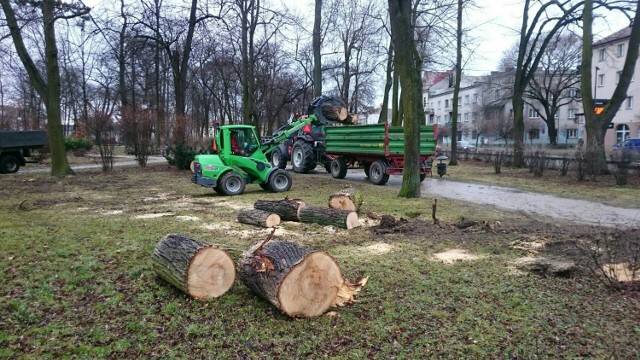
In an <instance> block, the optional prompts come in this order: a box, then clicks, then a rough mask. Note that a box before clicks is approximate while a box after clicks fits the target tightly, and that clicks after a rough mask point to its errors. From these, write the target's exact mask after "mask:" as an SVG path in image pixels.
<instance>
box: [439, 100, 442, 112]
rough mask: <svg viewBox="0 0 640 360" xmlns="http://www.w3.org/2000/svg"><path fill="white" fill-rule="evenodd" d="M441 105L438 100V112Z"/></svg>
mask: <svg viewBox="0 0 640 360" xmlns="http://www.w3.org/2000/svg"><path fill="white" fill-rule="evenodd" d="M441 105H442V104H441V101H440V100H438V110H440V109H441Z"/></svg>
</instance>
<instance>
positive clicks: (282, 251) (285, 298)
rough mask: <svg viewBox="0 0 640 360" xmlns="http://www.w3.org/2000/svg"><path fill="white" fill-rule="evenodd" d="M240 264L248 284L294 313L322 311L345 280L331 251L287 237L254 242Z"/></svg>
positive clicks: (329, 304) (242, 276) (302, 313)
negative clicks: (298, 243)
mask: <svg viewBox="0 0 640 360" xmlns="http://www.w3.org/2000/svg"><path fill="white" fill-rule="evenodd" d="M237 268H238V276H239V277H240V279H241V280H242V282H243V283H244V284H245V285H247V287H248V288H250V289H251V290H253V291H254V292H256V293H257V294H259V295H261V296H262V297H263V298H265V299H267V300H268V301H269V302H271V303H272V304H273V305H275V306H276V307H277V308H278V309H280V310H281V311H282V312H283V313H285V314H287V315H289V316H292V317H316V316H320V315H322V314H323V313H324V312H325V311H327V309H329V307H330V306H331V305H332V304H333V303H334V302H335V298H336V296H337V294H338V291H339V290H340V288H341V287H342V286H343V284H344V279H343V278H342V274H341V272H340V267H339V266H338V264H337V263H336V261H335V260H334V259H333V258H332V257H331V256H329V255H328V254H327V253H325V252H323V251H316V250H312V249H310V248H307V247H303V246H299V245H296V244H294V243H290V242H286V241H266V242H261V243H258V244H255V245H253V246H252V247H251V248H250V249H249V250H248V251H246V252H245V253H244V254H243V256H242V257H241V258H240V260H238V266H237Z"/></svg>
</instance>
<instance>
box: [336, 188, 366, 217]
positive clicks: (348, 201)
mask: <svg viewBox="0 0 640 360" xmlns="http://www.w3.org/2000/svg"><path fill="white" fill-rule="evenodd" d="M360 206H362V194H361V193H360V192H359V191H357V190H356V189H354V188H345V189H342V190H340V191H338V192H336V193H333V194H331V195H330V196H329V207H330V208H333V209H341V210H349V211H355V212H358V211H360Z"/></svg>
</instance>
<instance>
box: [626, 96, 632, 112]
mask: <svg viewBox="0 0 640 360" xmlns="http://www.w3.org/2000/svg"><path fill="white" fill-rule="evenodd" d="M626 103H627V109H633V96H627V101H626Z"/></svg>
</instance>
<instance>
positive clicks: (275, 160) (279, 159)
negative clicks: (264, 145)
mask: <svg viewBox="0 0 640 360" xmlns="http://www.w3.org/2000/svg"><path fill="white" fill-rule="evenodd" d="M271 165H273V167H275V168H278V169H284V168H286V167H287V160H286V158H285V157H284V154H283V153H282V152H281V151H280V148H275V149H273V151H272V152H271Z"/></svg>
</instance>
